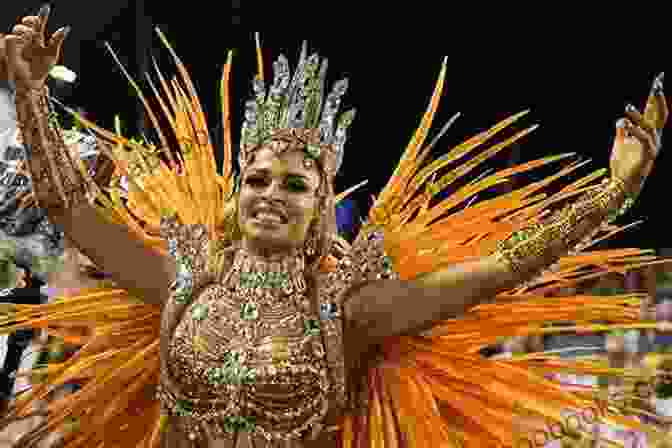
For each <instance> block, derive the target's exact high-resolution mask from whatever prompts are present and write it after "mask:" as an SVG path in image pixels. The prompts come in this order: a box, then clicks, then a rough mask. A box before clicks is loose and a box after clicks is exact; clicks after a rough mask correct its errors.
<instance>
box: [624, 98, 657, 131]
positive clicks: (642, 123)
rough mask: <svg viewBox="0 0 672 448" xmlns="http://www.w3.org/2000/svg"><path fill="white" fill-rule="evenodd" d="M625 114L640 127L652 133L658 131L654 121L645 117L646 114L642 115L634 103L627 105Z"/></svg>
mask: <svg viewBox="0 0 672 448" xmlns="http://www.w3.org/2000/svg"><path fill="white" fill-rule="evenodd" d="M625 115H627V116H628V118H629V119H630V120H631V121H632V122H633V123H635V124H636V125H637V126H639V127H640V128H642V129H644V130H646V131H648V132H651V133H654V132H655V131H656V128H655V126H654V123H652V122H650V121H649V120H647V119H646V118H644V115H642V114H641V113H640V112H639V111H638V110H637V109H636V108H635V106H633V105H632V104H628V105H627V106H625Z"/></svg>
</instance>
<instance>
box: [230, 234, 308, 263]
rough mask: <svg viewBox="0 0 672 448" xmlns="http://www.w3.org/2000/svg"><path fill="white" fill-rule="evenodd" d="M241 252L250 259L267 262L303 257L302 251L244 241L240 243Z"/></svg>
mask: <svg viewBox="0 0 672 448" xmlns="http://www.w3.org/2000/svg"><path fill="white" fill-rule="evenodd" d="M240 248H241V250H243V251H245V253H246V254H248V255H249V256H250V257H254V258H258V259H260V260H266V261H268V262H273V261H281V260H284V259H287V258H296V257H301V256H302V255H301V251H300V250H298V249H295V248H290V247H277V246H273V245H271V244H268V243H265V244H261V243H257V242H255V241H250V240H247V239H243V240H242V241H241V243H240Z"/></svg>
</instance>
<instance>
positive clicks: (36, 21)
mask: <svg viewBox="0 0 672 448" xmlns="http://www.w3.org/2000/svg"><path fill="white" fill-rule="evenodd" d="M21 25H25V26H27V27H29V28H32V29H33V31H35V32H36V33H39V32H40V30H41V26H42V21H41V19H40V18H39V17H38V16H28V17H24V18H23V19H21Z"/></svg>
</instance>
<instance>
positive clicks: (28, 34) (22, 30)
mask: <svg viewBox="0 0 672 448" xmlns="http://www.w3.org/2000/svg"><path fill="white" fill-rule="evenodd" d="M12 34H14V35H15V36H19V37H22V38H25V39H31V38H32V37H33V36H34V35H35V30H33V29H32V28H31V27H29V26H26V25H21V24H19V25H16V26H15V27H14V28H13V29H12Z"/></svg>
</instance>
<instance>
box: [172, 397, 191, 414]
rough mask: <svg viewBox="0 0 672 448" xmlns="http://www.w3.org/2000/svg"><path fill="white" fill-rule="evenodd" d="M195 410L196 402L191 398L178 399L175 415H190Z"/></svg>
mask: <svg viewBox="0 0 672 448" xmlns="http://www.w3.org/2000/svg"><path fill="white" fill-rule="evenodd" d="M193 412H194V404H193V403H192V402H191V401H189V400H177V403H175V415H177V416H178V417H189V416H191V415H192V414H193Z"/></svg>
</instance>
